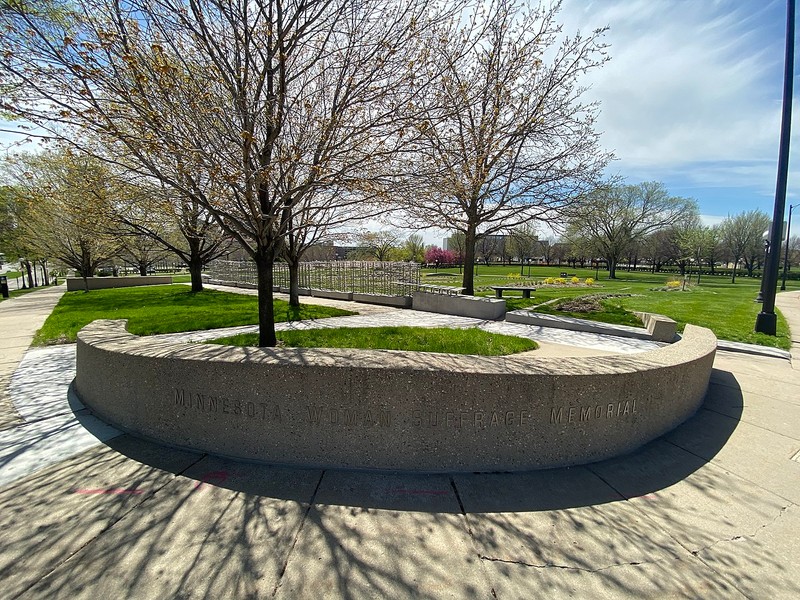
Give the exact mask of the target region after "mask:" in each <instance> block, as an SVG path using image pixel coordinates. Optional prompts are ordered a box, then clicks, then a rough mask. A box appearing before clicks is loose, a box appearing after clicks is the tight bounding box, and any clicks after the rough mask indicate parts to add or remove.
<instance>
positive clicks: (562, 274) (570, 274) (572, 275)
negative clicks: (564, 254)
mask: <svg viewBox="0 0 800 600" xmlns="http://www.w3.org/2000/svg"><path fill="white" fill-rule="evenodd" d="M561 277H577V274H576V273H567V272H566V271H564V272H563V273H561Z"/></svg>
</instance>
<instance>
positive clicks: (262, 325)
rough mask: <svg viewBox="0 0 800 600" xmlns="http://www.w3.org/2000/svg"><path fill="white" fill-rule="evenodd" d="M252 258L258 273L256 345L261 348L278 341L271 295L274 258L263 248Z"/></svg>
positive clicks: (271, 345) (270, 345) (272, 345)
mask: <svg viewBox="0 0 800 600" xmlns="http://www.w3.org/2000/svg"><path fill="white" fill-rule="evenodd" d="M254 258H255V261H256V273H257V275H258V345H259V346H261V347H262V348H264V347H274V346H275V345H276V344H277V343H278V339H277V337H276V336H275V306H274V305H273V296H272V265H273V264H274V262H275V259H274V257H273V256H272V254H271V253H269V252H268V251H267V250H264V249H259V251H258V252H257V253H256V255H255V257H254Z"/></svg>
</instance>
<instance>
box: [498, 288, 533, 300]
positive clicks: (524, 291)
mask: <svg viewBox="0 0 800 600" xmlns="http://www.w3.org/2000/svg"><path fill="white" fill-rule="evenodd" d="M489 288H491V289H493V290H494V297H495V298H502V297H503V292H508V291H512V290H513V291H520V292H522V297H523V298H530V297H531V292H535V291H536V288H535V287H527V286H524V287H523V286H514V285H490V286H489Z"/></svg>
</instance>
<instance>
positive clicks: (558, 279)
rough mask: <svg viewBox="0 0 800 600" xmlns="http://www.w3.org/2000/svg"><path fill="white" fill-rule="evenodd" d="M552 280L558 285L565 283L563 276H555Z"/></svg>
mask: <svg viewBox="0 0 800 600" xmlns="http://www.w3.org/2000/svg"><path fill="white" fill-rule="evenodd" d="M554 281H555V283H557V284H558V285H564V284H565V283H567V280H566V279H564V278H563V277H556V278H555V280H554Z"/></svg>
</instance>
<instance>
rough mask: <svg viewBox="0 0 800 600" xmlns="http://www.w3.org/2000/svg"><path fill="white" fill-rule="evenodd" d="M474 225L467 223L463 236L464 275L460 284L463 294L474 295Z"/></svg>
mask: <svg viewBox="0 0 800 600" xmlns="http://www.w3.org/2000/svg"><path fill="white" fill-rule="evenodd" d="M475 237H476V236H475V226H474V225H469V226H468V227H467V231H466V234H465V236H464V277H463V278H462V280H461V285H462V286H463V287H464V295H465V296H474V295H475V242H476V239H475Z"/></svg>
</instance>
